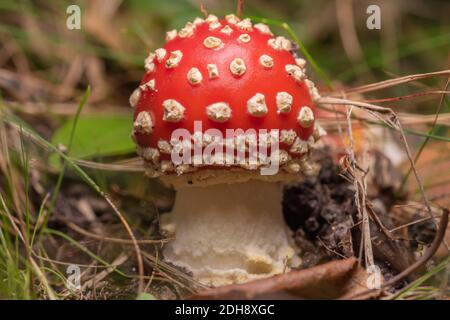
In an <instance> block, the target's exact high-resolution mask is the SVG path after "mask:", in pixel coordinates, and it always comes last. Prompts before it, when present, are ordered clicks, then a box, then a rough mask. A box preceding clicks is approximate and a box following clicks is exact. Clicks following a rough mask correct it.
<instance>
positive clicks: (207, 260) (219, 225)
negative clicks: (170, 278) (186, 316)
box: [162, 180, 295, 286]
mask: <svg viewBox="0 0 450 320" xmlns="http://www.w3.org/2000/svg"><path fill="white" fill-rule="evenodd" d="M281 203H282V184H281V183H274V182H266V181H258V180H250V181H247V182H243V183H236V184H217V185H213V186H208V187H189V188H181V189H179V190H178V191H177V197H176V200H175V205H174V207H173V211H172V212H171V213H170V214H168V215H163V216H162V218H163V221H162V228H163V230H165V231H167V232H170V233H174V234H175V235H176V239H175V240H173V241H171V242H169V243H168V244H167V245H166V246H165V247H164V249H163V254H164V258H165V260H166V261H167V262H170V263H172V264H174V265H176V266H179V267H183V268H185V269H187V270H188V271H191V272H192V273H193V276H194V278H195V279H196V280H198V281H199V282H201V283H203V284H206V285H212V286H220V285H226V284H232V283H242V282H246V281H249V280H253V279H258V278H263V277H268V276H271V275H274V274H279V273H283V272H285V271H289V266H290V264H291V262H292V258H293V257H294V254H295V251H294V246H293V245H292V244H291V240H290V239H291V237H290V236H289V234H288V230H287V226H286V225H285V222H284V218H283V215H282V207H281Z"/></svg>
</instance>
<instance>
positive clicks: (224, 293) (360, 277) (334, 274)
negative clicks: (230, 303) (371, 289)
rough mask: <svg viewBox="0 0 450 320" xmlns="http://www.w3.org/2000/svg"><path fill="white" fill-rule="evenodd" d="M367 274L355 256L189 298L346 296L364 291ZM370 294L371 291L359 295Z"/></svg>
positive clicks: (201, 293)
mask: <svg viewBox="0 0 450 320" xmlns="http://www.w3.org/2000/svg"><path fill="white" fill-rule="evenodd" d="M369 276H370V274H368V273H367V272H366V271H365V270H364V269H363V268H361V267H359V266H358V261H357V259H356V258H349V259H344V260H335V261H331V262H328V263H324V264H321V265H318V266H315V267H312V268H309V269H304V270H295V271H291V272H288V273H285V274H282V275H277V276H273V277H270V278H266V279H261V280H255V281H251V282H248V283H244V284H234V285H228V286H223V287H218V288H212V289H207V290H204V291H200V292H198V293H196V294H194V295H192V296H190V297H189V299H192V300H205V299H206V300H221V299H227V300H237V299H272V300H276V299H346V297H351V296H354V295H357V294H358V293H360V292H364V291H367V286H366V282H367V280H368V277H369ZM371 297H373V293H370V294H367V295H364V296H362V297H359V298H362V299H367V298H371Z"/></svg>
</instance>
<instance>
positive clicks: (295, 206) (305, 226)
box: [283, 150, 421, 279]
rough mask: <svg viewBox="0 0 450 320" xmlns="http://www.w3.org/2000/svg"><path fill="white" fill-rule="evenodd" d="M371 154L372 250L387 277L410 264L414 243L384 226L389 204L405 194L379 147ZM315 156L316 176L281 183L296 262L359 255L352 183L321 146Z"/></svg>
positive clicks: (389, 215)
mask: <svg viewBox="0 0 450 320" xmlns="http://www.w3.org/2000/svg"><path fill="white" fill-rule="evenodd" d="M371 156H373V157H375V161H374V165H373V168H370V169H369V170H375V171H374V172H377V175H376V176H375V177H374V178H372V179H369V181H368V190H367V197H368V199H369V204H368V211H369V212H370V213H371V217H370V218H371V220H370V229H371V238H372V246H373V254H374V258H375V260H376V264H377V265H378V266H379V267H381V268H382V271H384V275H385V278H387V279H388V278H389V277H390V276H392V274H395V273H398V272H399V271H401V270H403V269H405V268H406V267H407V266H409V264H410V263H411V262H412V261H413V248H412V246H411V244H410V242H409V241H405V240H402V239H403V238H404V237H401V236H400V235H399V234H395V233H388V232H387V231H386V230H389V229H391V228H394V227H395V224H394V219H393V216H392V213H391V208H392V206H393V205H394V204H395V203H396V202H397V201H399V200H401V199H403V200H404V197H405V195H401V193H400V192H399V186H400V181H401V176H400V174H399V173H398V171H397V170H396V169H395V168H394V167H393V166H392V164H391V163H390V161H389V160H388V159H387V158H386V157H385V156H383V155H382V154H381V153H378V152H374V153H372V154H371ZM316 157H317V161H318V162H319V163H320V165H321V169H320V172H319V174H318V176H316V177H312V178H309V179H307V180H306V181H304V182H302V183H301V184H298V185H295V186H290V187H288V188H286V190H285V193H284V199H283V211H284V216H285V219H286V222H287V224H288V225H289V227H290V228H291V230H293V231H294V233H295V235H294V238H295V241H296V243H297V245H298V246H299V247H300V248H301V249H302V266H301V268H308V267H311V266H314V265H316V264H318V263H320V262H324V261H329V260H334V259H340V258H343V257H351V256H356V257H358V256H359V255H360V242H361V236H360V235H361V232H360V230H361V224H360V223H359V221H360V219H359V218H358V210H357V208H356V206H355V199H354V197H355V191H354V188H353V185H352V184H351V183H350V182H348V181H347V180H346V179H344V178H343V176H341V172H340V168H339V166H338V165H337V164H336V163H335V162H334V161H333V159H332V158H331V157H330V156H329V153H328V152H327V151H326V150H325V151H322V152H320V153H319V154H316ZM417 234H421V232H420V231H419V232H417ZM416 236H417V235H416Z"/></svg>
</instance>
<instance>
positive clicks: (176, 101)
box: [130, 15, 324, 285]
mask: <svg viewBox="0 0 450 320" xmlns="http://www.w3.org/2000/svg"><path fill="white" fill-rule="evenodd" d="M166 40H167V42H166V44H165V45H164V47H163V48H160V49H157V50H155V52H154V53H150V55H149V56H148V58H147V59H146V60H145V68H146V71H147V72H146V74H145V76H144V78H143V80H142V82H141V85H140V86H139V87H138V88H137V89H136V90H135V91H134V92H133V94H132V95H131V97H130V103H131V105H132V106H133V107H134V108H135V113H134V129H133V132H132V137H133V139H134V141H135V142H136V144H137V152H138V154H139V155H140V156H142V157H143V159H144V160H145V163H146V167H147V168H148V170H147V171H148V174H149V175H150V176H152V177H160V178H161V180H162V181H164V182H166V183H168V184H170V185H171V186H173V187H174V188H175V189H176V190H177V195H176V200H175V204H174V207H173V209H172V212H171V213H170V214H168V215H165V216H166V217H168V218H167V219H165V220H166V221H165V222H163V226H162V227H163V229H165V230H171V231H172V232H174V233H175V235H176V239H175V240H173V241H171V242H170V243H168V244H167V245H166V246H165V248H164V250H163V254H164V258H165V260H166V261H168V262H171V263H173V264H174V265H177V266H180V267H184V268H186V269H187V270H189V271H190V272H192V273H193V276H194V278H196V279H197V280H199V281H200V282H202V283H205V284H209V285H223V284H229V283H240V282H245V281H248V280H251V279H255V278H261V277H267V276H270V275H273V274H278V273H282V272H284V271H285V270H289V266H290V264H291V261H292V259H293V257H294V254H295V252H294V248H293V245H292V244H291V241H290V237H289V235H288V233H287V229H286V226H285V223H284V220H283V215H282V208H281V205H282V188H283V184H284V183H286V182H289V181H294V180H295V181H298V180H300V179H302V177H304V176H305V175H308V174H313V173H314V171H315V168H314V166H312V165H310V164H309V162H308V159H309V155H310V150H311V148H312V147H313V145H314V143H315V142H316V141H317V140H318V139H319V138H320V136H322V135H323V134H324V131H323V129H321V128H320V126H319V125H318V124H317V123H315V119H314V117H315V112H316V111H315V110H316V107H315V104H314V99H317V98H318V97H319V94H318V91H317V89H316V88H315V86H314V83H313V82H312V81H310V80H308V79H307V77H306V73H305V60H303V59H301V58H296V56H294V53H293V51H294V50H293V45H292V43H291V41H289V40H287V39H285V38H284V37H274V36H273V34H272V33H271V31H270V29H269V27H268V26H266V25H264V24H260V23H259V24H255V25H252V23H251V21H250V20H249V19H244V20H240V19H239V18H237V17H236V16H234V15H228V16H226V18H225V19H221V20H219V19H218V18H217V17H216V16H214V15H209V16H208V17H207V18H206V19H201V18H196V19H195V20H194V22H189V23H187V24H186V26H185V27H184V28H182V29H181V30H180V31H179V32H176V31H175V30H172V31H169V32H168V33H167V37H166ZM196 122H197V123H198V122H201V125H202V129H203V131H200V132H198V131H197V130H195V129H196V128H195V123H196ZM177 129H183V130H185V131H188V132H189V133H191V134H192V140H186V141H180V140H177V139H176V138H174V137H173V133H174V132H175V131H176V130H177ZM229 129H235V130H236V129H241V130H242V131H244V132H248V131H247V130H256V131H259V130H266V131H269V130H278V131H277V132H278V133H279V135H278V136H277V138H279V140H277V142H279V143H278V147H279V149H278V150H276V151H274V152H271V154H270V155H268V157H269V158H270V159H272V158H271V157H272V156H276V159H277V162H276V163H278V164H279V166H280V170H278V171H277V172H276V174H273V175H261V171H260V170H261V169H262V168H264V167H267V158H268V157H265V158H264V157H260V156H258V157H256V162H253V163H250V162H249V161H247V160H246V161H243V162H239V163H237V162H231V163H230V162H227V161H225V162H224V161H222V162H220V161H209V162H206V164H205V162H204V161H200V162H195V161H194V162H193V163H181V164H180V163H175V162H174V161H173V156H174V154H176V155H179V154H183V156H185V155H187V156H188V158H189V159H192V158H191V156H192V154H194V158H195V151H199V150H200V151H201V152H204V151H205V150H206V149H208V147H210V146H211V145H213V144H214V143H216V145H215V146H216V147H217V141H216V140H214V139H215V138H214V137H215V135H214V133H219V134H222V135H225V134H226V132H227V130H229ZM211 132H212V133H213V134H211ZM259 132H260V131H259ZM267 137H268V136H267V135H266V136H264V135H260V134H258V135H257V136H253V138H254V139H253V140H252V139H248V136H245V141H244V143H242V139H241V138H242V134H238V135H234V136H233V137H232V138H231V139H225V140H221V141H220V143H219V145H220V146H222V147H224V148H225V149H226V147H230V149H226V150H227V151H229V150H232V152H231V154H227V155H226V156H225V158H227V159H228V158H229V157H230V156H231V158H233V157H235V156H236V154H237V153H238V151H239V150H241V151H242V150H244V151H243V153H242V152H241V155H242V154H245V155H249V153H250V152H249V150H250V149H249V145H250V142H251V141H253V142H254V143H256V144H257V145H258V146H261V145H262V144H264V145H266V146H267V145H271V143H274V142H273V141H272V142H271V141H269V139H267ZM239 141H240V143H238V142H239ZM180 150H181V151H180ZM222 150H223V148H222ZM271 151H273V150H272V149H271ZM221 155H223V153H220V152H218V153H217V154H216V156H221ZM204 158H205V157H204V155H203V153H202V154H201V155H200V160H204ZM213 158H214V157H213ZM214 159H215V158H214ZM214 159H213V160H214ZM194 160H195V159H194ZM215 160H217V159H215ZM222 160H223V158H222ZM163 217H164V215H163Z"/></svg>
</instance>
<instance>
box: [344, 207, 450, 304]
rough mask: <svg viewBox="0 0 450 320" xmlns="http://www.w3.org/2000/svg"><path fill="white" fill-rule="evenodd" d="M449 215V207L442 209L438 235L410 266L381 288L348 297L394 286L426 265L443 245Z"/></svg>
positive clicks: (353, 297) (359, 294)
mask: <svg viewBox="0 0 450 320" xmlns="http://www.w3.org/2000/svg"><path fill="white" fill-rule="evenodd" d="M448 215H449V210H448V209H447V208H444V209H442V216H441V220H440V221H439V228H438V230H437V233H436V236H435V237H434V240H433V243H432V244H431V246H430V248H429V249H428V250H426V251H425V254H424V255H423V256H422V257H421V258H420V259H419V260H417V261H416V262H414V263H413V264H412V265H410V266H409V267H408V268H406V269H405V270H403V271H402V272H400V273H399V274H398V275H396V276H395V277H393V278H392V279H391V280H389V281H388V282H385V283H384V284H383V285H382V286H381V287H380V288H379V289H370V290H366V291H363V292H360V293H357V294H355V295H353V296H352V297H349V298H348V299H355V298H357V297H360V296H364V295H366V294H368V293H371V292H374V291H376V290H381V289H385V288H386V287H389V286H392V285H393V284H395V283H397V282H398V281H400V280H402V279H404V278H406V277H407V276H409V275H410V274H412V273H413V272H414V271H416V270H418V269H419V268H421V267H422V266H424V265H425V264H426V263H427V262H428V261H429V260H430V259H431V258H432V257H433V256H434V254H435V253H436V251H437V250H438V249H439V246H440V245H441V243H442V241H443V240H444V236H445V232H446V231H447V224H448Z"/></svg>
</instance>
